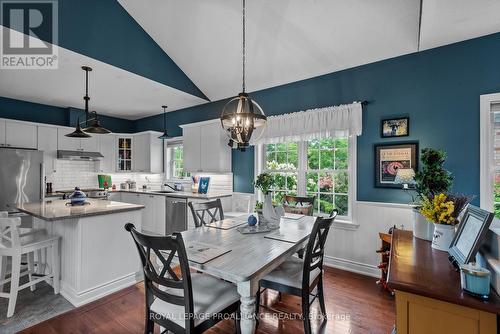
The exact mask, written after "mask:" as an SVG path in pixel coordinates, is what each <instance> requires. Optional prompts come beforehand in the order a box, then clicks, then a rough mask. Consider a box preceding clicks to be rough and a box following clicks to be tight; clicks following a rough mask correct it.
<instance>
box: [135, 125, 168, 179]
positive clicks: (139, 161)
mask: <svg viewBox="0 0 500 334" xmlns="http://www.w3.org/2000/svg"><path fill="white" fill-rule="evenodd" d="M160 135H161V134H160V133H156V132H146V133H140V134H136V135H134V139H133V150H132V168H133V170H134V171H135V172H140V173H163V141H162V140H161V139H158V137H159V136H160Z"/></svg>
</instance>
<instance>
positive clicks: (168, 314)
mask: <svg viewBox="0 0 500 334" xmlns="http://www.w3.org/2000/svg"><path fill="white" fill-rule="evenodd" d="M125 229H126V230H127V231H128V232H130V234H131V235H132V238H133V240H134V242H135V245H136V246H137V250H138V251H139V256H140V258H141V262H142V265H143V272H144V285H145V289H144V290H145V293H146V319H145V329H144V333H146V334H152V333H153V332H154V324H155V323H157V324H158V325H160V326H161V327H163V328H165V330H167V331H171V332H173V333H175V334H178V333H188V334H192V333H203V332H204V331H206V330H207V329H209V328H211V327H212V326H214V325H215V324H216V323H218V322H219V321H220V320H223V319H227V318H228V317H229V316H234V319H235V322H236V323H235V325H236V331H237V333H240V325H239V307H240V297H239V294H238V292H237V291H236V287H235V286H234V285H232V284H230V283H227V282H225V281H222V280H219V279H217V278H215V277H212V276H210V275H205V274H196V273H191V272H190V270H189V263H188V258H187V255H186V249H185V247H184V241H183V239H182V235H181V234H180V233H177V232H176V233H173V234H172V235H168V236H152V235H146V234H142V233H140V232H138V231H137V230H136V229H135V226H134V225H133V224H131V223H128V224H126V225H125ZM174 256H176V257H177V260H178V261H177V262H178V267H179V268H175V267H173V266H172V265H173V263H172V262H173V259H174ZM158 261H159V262H158ZM160 262H161V266H155V265H154V263H160ZM176 265H177V264H176ZM179 269H180V275H179Z"/></svg>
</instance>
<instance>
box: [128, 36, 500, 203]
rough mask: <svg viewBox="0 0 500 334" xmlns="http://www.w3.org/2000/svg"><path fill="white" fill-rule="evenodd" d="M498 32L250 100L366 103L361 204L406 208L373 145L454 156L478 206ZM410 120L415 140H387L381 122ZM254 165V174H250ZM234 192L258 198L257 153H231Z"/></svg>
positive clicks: (205, 112) (273, 110)
mask: <svg viewBox="0 0 500 334" xmlns="http://www.w3.org/2000/svg"><path fill="white" fill-rule="evenodd" d="M499 54H500V33H499V34H493V35H489V36H485V37H481V38H477V39H473V40H469V41H465V42H461V43H456V44H452V45H448V46H444V47H440V48H436V49H432V50H427V51H424V52H419V53H414V54H410V55H405V56H401V57H397V58H393V59H389V60H384V61H380V62H376V63H372V64H368V65H363V66H359V67H356V68H352V69H348V70H344V71H339V72H335V73H331V74H327V75H323V76H320V77H315V78H311V79H307V80H303V81H299V82H294V83H291V84H287V85H283V86H278V87H274V88H270V89H266V90H262V91H258V92H253V93H252V94H251V95H252V97H253V98H254V99H255V100H256V101H257V102H258V103H259V104H260V105H261V106H262V108H263V109H264V111H265V113H266V114H267V115H277V114H283V113H289V112H295V111H299V110H304V109H308V108H316V107H323V106H329V105H338V104H341V103H350V102H352V101H355V100H357V101H362V100H368V101H370V103H369V104H368V105H367V106H366V107H364V111H363V134H362V135H361V136H360V137H358V140H357V144H358V151H357V159H358V162H357V199H358V200H361V201H376V202H396V203H407V202H408V201H409V197H408V196H407V195H405V194H404V193H403V192H402V191H401V190H397V189H384V188H375V186H374V152H373V151H374V144H375V143H390V142H398V141H409V140H417V141H419V144H420V148H424V147H434V148H440V149H444V150H445V151H446V152H447V153H448V159H447V162H446V167H447V168H448V169H449V170H450V171H451V172H452V173H453V174H454V176H455V182H454V189H453V190H454V191H455V192H461V193H465V194H469V195H475V196H477V197H476V200H475V202H476V203H478V201H479V96H480V95H482V94H488V93H493V92H500V57H499V56H498V55H499ZM224 102H225V101H216V102H213V103H208V104H204V105H201V106H197V107H193V108H188V109H183V110H178V111H174V112H170V113H168V114H167V115H168V117H167V123H168V130H169V131H170V132H171V133H172V135H180V134H181V130H180V128H178V125H180V124H185V123H191V122H196V121H202V120H207V119H213V118H216V117H218V116H219V114H220V112H221V110H222V106H223V105H224ZM393 116H395V117H399V116H409V117H410V136H409V137H404V138H403V139H397V138H392V139H381V138H380V121H381V119H383V118H387V117H393ZM159 117H161V116H155V117H149V118H146V119H142V120H139V121H137V122H136V129H139V130H146V129H155V130H158V129H160V128H161V124H162V123H160V119H159ZM249 166H251V167H249ZM233 174H234V180H235V182H234V190H235V191H241V192H253V189H252V187H251V186H249V182H247V181H245V180H248V181H252V180H253V151H252V150H249V151H247V152H245V153H240V152H236V151H235V152H233Z"/></svg>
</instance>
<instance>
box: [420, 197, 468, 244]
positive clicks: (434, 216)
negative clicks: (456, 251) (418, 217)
mask: <svg viewBox="0 0 500 334" xmlns="http://www.w3.org/2000/svg"><path fill="white" fill-rule="evenodd" d="M469 201H470V198H469V197H467V196H464V195H446V194H444V193H439V194H436V195H434V194H430V195H429V196H425V197H423V198H422V202H421V206H420V208H419V211H420V213H421V214H422V215H423V216H424V217H425V218H426V219H427V220H428V221H429V222H431V223H434V234H433V238H432V248H435V249H438V250H442V251H448V249H449V248H450V244H451V242H452V241H453V237H454V236H455V225H456V224H457V223H458V216H459V214H460V212H461V211H462V209H463V208H464V207H465V206H466V205H467V203H469Z"/></svg>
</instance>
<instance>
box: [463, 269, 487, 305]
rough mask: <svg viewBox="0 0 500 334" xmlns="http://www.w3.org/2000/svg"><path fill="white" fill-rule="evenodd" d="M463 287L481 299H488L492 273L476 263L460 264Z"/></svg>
mask: <svg viewBox="0 0 500 334" xmlns="http://www.w3.org/2000/svg"><path fill="white" fill-rule="evenodd" d="M460 279H461V283H462V289H463V290H464V291H465V292H467V293H469V294H471V295H473V296H474V297H478V298H480V299H485V300H486V299H488V298H489V295H490V282H491V273H490V271H489V270H488V269H486V268H482V267H481V266H479V265H476V264H475V263H471V264H463V265H461V266H460Z"/></svg>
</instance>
